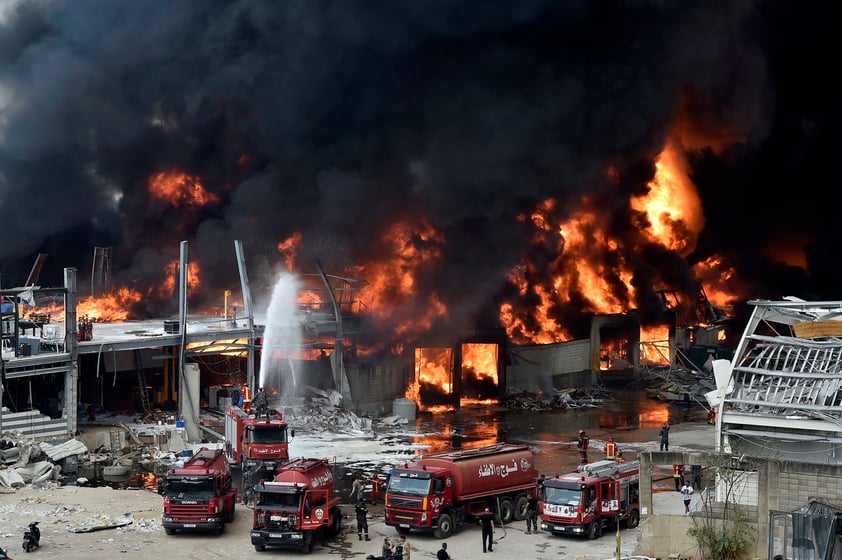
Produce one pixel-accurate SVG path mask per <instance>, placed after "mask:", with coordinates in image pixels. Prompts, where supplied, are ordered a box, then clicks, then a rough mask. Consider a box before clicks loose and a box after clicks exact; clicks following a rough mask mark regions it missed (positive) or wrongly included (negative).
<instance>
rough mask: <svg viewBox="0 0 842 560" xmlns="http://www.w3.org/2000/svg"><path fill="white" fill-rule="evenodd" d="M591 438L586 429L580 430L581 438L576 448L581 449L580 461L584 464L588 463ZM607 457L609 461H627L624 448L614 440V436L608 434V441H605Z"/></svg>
mask: <svg viewBox="0 0 842 560" xmlns="http://www.w3.org/2000/svg"><path fill="white" fill-rule="evenodd" d="M590 443H591V438H589V437H588V434H587V432H585V430H579V439H578V440H577V441H576V449H577V450H578V451H579V462H580V463H581V464H583V465H587V464H588V447H589V446H590ZM605 458H606V459H608V460H609V461H617V462H618V463H625V462H626V460H625V459H624V458H623V450H622V449H620V447H619V446H618V445H617V442H616V441H614V436H608V441H607V442H606V443H605Z"/></svg>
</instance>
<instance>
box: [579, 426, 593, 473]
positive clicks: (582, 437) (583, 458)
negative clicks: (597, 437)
mask: <svg viewBox="0 0 842 560" xmlns="http://www.w3.org/2000/svg"><path fill="white" fill-rule="evenodd" d="M590 441H591V440H590V438H589V437H588V434H586V433H585V430H579V441H578V442H577V443H576V449H578V450H579V462H580V463H582V464H583V465H587V464H588V444H589V443H590Z"/></svg>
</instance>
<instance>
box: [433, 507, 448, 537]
mask: <svg viewBox="0 0 842 560" xmlns="http://www.w3.org/2000/svg"><path fill="white" fill-rule="evenodd" d="M452 533H453V518H452V517H450V514H449V513H442V514H441V515H439V524H438V527H436V530H435V532H434V533H433V534H434V535H435V537H436V538H437V539H446V538H447V537H449V536H450V535H451V534H452Z"/></svg>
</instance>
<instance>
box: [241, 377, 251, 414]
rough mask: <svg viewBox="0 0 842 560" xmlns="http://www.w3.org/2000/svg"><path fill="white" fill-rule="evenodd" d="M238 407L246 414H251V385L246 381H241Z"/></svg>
mask: <svg viewBox="0 0 842 560" xmlns="http://www.w3.org/2000/svg"><path fill="white" fill-rule="evenodd" d="M240 407H241V408H242V409H243V410H245V411H246V414H251V387H249V384H248V383H243V386H242V388H241V389H240Z"/></svg>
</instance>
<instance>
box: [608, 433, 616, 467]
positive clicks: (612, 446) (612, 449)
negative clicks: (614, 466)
mask: <svg viewBox="0 0 842 560" xmlns="http://www.w3.org/2000/svg"><path fill="white" fill-rule="evenodd" d="M605 458H606V459H608V460H609V461H613V460H614V459H616V458H617V442H616V441H614V436H608V441H607V442H606V443H605Z"/></svg>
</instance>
